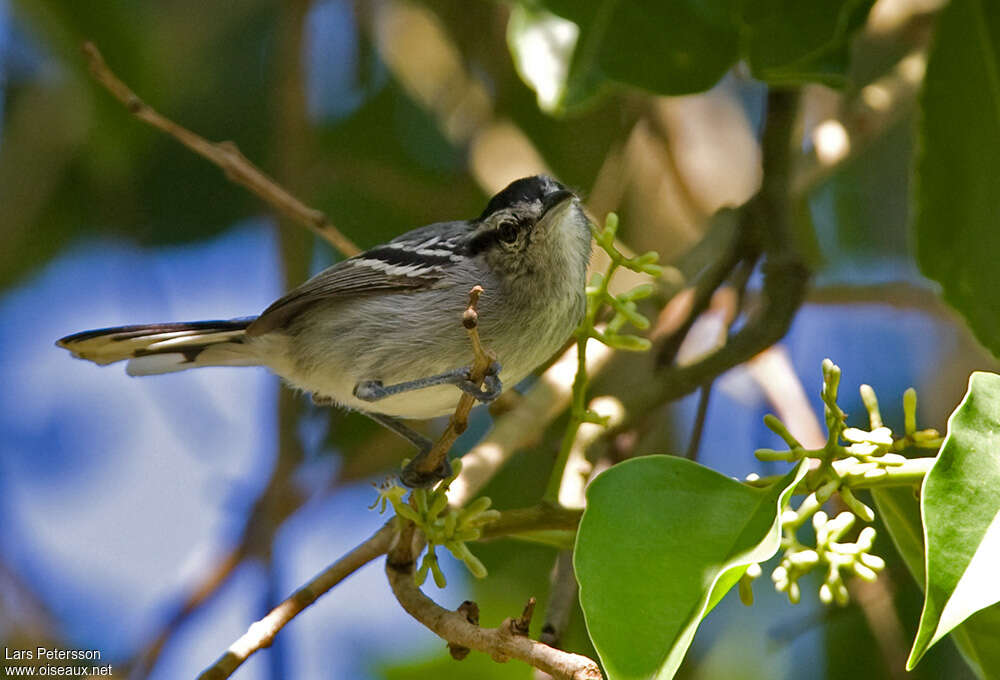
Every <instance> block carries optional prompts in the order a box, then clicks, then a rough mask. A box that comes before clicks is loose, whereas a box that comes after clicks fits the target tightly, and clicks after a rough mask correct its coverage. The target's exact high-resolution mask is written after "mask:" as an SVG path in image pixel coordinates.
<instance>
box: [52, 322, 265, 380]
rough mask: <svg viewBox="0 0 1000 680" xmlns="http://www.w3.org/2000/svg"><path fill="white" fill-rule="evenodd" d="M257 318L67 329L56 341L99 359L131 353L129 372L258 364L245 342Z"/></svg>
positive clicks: (105, 360) (114, 358)
mask: <svg viewBox="0 0 1000 680" xmlns="http://www.w3.org/2000/svg"><path fill="white" fill-rule="evenodd" d="M252 321H253V318H246V319H231V320H228V321H191V322H181V323H158V324H149V325H143V326H118V327H116V328H101V329H98V330H93V331H83V332H82V333H74V334H73V335H67V336H66V337H65V338H62V339H61V340H58V341H57V342H56V344H57V345H59V346H60V347H63V348H65V349H68V350H69V351H70V352H72V353H73V356H75V357H77V358H79V359H87V360H88V361H93V362H94V363H96V364H101V365H105V364H111V363H114V362H116V361H123V360H125V359H128V360H129V361H128V365H127V366H126V368H125V370H126V371H127V372H128V374H129V375H156V374H158V373H172V372H174V371H183V370H186V369H188V368H199V367H201V366H255V365H258V364H259V363H260V360H259V358H258V357H257V356H256V355H255V353H254V351H253V349H252V348H251V346H250V345H248V344H247V342H246V328H247V326H249V325H250V323H251V322H252Z"/></svg>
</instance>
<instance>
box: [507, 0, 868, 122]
mask: <svg viewBox="0 0 1000 680" xmlns="http://www.w3.org/2000/svg"><path fill="white" fill-rule="evenodd" d="M873 4H874V0H822V1H816V2H799V1H797V0H765V1H764V2H740V0H711V1H710V2H695V1H694V0H661V1H660V2H654V1H653V0H642V1H640V2H619V1H618V0H583V1H574V0H538V1H527V0H525V1H524V2H522V3H520V4H518V5H515V7H514V9H513V10H512V11H511V16H510V22H509V24H508V26H507V41H508V45H509V47H510V51H511V54H512V56H513V58H514V63H515V64H516V65H517V68H518V72H519V73H520V74H521V77H522V78H523V79H524V81H525V82H526V83H527V84H528V85H529V86H530V87H532V88H533V89H534V90H535V92H536V93H537V94H538V104H539V106H540V107H541V108H542V109H543V110H545V111H548V112H550V113H559V112H562V111H565V110H568V109H573V108H578V107H580V106H581V105H583V104H584V103H586V102H588V101H589V100H591V99H592V98H593V97H594V95H595V94H596V93H597V92H598V91H599V90H600V89H601V88H602V87H603V86H604V83H605V81H608V80H610V81H614V82H618V83H624V84H628V85H633V86H636V87H640V88H643V89H645V90H649V91H651V92H655V93H657V94H667V95H676V94H688V93H692V92H702V91H704V90H707V89H709V88H711V87H712V86H713V85H715V83H716V82H718V80H719V79H720V78H721V77H722V76H723V75H724V74H725V73H726V72H727V71H728V70H729V69H730V68H731V67H732V66H733V64H735V63H736V62H737V60H739V59H740V58H743V59H746V60H747V62H748V63H749V64H750V68H751V70H752V71H753V75H754V76H755V77H757V78H759V79H761V80H764V81H765V82H768V83H771V84H775V85H786V84H801V83H806V82H820V83H824V84H826V85H831V86H843V85H844V84H845V83H846V78H847V71H848V62H849V57H850V49H849V48H850V43H851V40H852V39H853V37H854V35H855V33H856V32H857V31H858V30H859V29H860V28H861V27H862V26H863V25H864V23H865V20H866V18H867V17H868V12H869V10H870V9H871V7H872V5H873Z"/></svg>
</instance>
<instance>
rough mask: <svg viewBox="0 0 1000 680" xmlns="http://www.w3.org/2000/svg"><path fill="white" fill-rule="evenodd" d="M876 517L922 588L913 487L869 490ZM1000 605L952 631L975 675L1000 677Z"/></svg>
mask: <svg viewBox="0 0 1000 680" xmlns="http://www.w3.org/2000/svg"><path fill="white" fill-rule="evenodd" d="M871 492H872V498H874V499H875V506H876V507H877V508H878V516H879V518H880V519H881V520H882V522H883V523H884V524H885V526H886V528H887V529H888V530H889V536H890V537H891V538H892V542H893V543H894V544H895V546H896V550H897V551H899V554H900V555H901V556H902V558H903V561H904V562H905V563H906V566H907V568H908V569H909V570H910V573H911V574H913V578H914V579H915V580H916V582H917V583H918V584H919V585H920V587H921V588H923V587H924V544H923V533H922V532H923V529H922V527H921V523H920V503H919V502H918V501H917V498H916V496H915V495H914V493H913V489H908V488H904V487H894V488H888V489H879V488H875V489H872V490H871ZM998 636H1000V604H995V605H992V606H990V607H987V608H986V609H983V610H980V611H979V612H976V613H975V614H973V615H972V616H970V617H969V618H968V619H966V620H965V622H964V623H962V624H961V625H959V626H957V627H955V628H954V629H952V631H951V639H952V640H953V641H954V642H955V645H956V646H957V647H958V651H959V652H960V653H961V654H962V657H963V658H964V659H965V661H966V663H968V664H969V666H970V667H971V668H972V670H973V671H974V672H975V674H976V676H977V677H980V678H991V679H996V678H1000V645H998V644H997V643H996V641H997V638H998Z"/></svg>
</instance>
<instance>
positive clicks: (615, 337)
mask: <svg viewBox="0 0 1000 680" xmlns="http://www.w3.org/2000/svg"><path fill="white" fill-rule="evenodd" d="M617 233H618V216H617V215H616V214H615V213H609V214H608V216H607V218H606V219H605V222H604V228H603V229H597V228H596V227H595V228H593V234H594V241H595V242H596V243H597V245H598V246H599V247H600V248H601V249H602V250H604V252H606V253H607V254H608V257H609V258H611V264H610V266H609V267H608V271H607V273H605V274H601V273H599V272H598V273H595V274H594V276H593V278H591V280H590V284H589V285H588V286H587V313H586V314H585V315H584V320H583V323H582V324H581V325H580V328H578V329H577V334H578V336H581V337H584V338H596V339H597V340H600V341H601V342H603V343H604V344H605V345H607V346H609V347H613V348H614V349H621V350H626V351H630V352H643V351H645V350H647V349H649V347H650V342H649V340H648V339H647V338H643V337H641V336H638V335H633V334H630V333H621V332H620V331H621V329H622V328H623V327H624V326H625V324H630V325H632V326H633V327H634V328H636V329H638V330H640V331H644V330H646V329H647V328H649V319H647V318H646V317H645V316H644V315H643V314H641V313H640V312H639V309H638V306H637V305H636V303H637V302H638V301H639V300H642V299H644V298H647V297H649V296H650V295H652V294H653V293H654V292H655V291H656V288H655V286H654V285H653V284H652V283H643V284H640V285H638V286H636V287H635V288H633V289H632V290H630V291H628V292H626V293H621V294H619V295H612V294H611V293H610V292H609V291H608V285H609V283H610V281H611V277H612V276H613V275H614V272H615V270H616V269H618V268H619V267H624V268H626V269H630V270H632V271H634V272H637V273H641V274H648V275H650V276H655V277H659V276H661V275H662V274H663V268H662V267H661V266H660V265H658V264H657V261H658V260H659V259H660V256H659V255H657V254H656V253H655V252H654V251H650V252H648V253H643V254H642V255H636V256H635V257H626V256H625V255H624V254H623V253H622V252H621V251H619V250H618V248H617V247H616V246H615V236H616V235H617ZM605 305H606V306H608V307H610V308H611V310H612V311H613V312H614V315H613V316H612V317H611V320H610V321H608V323H607V326H606V327H605V328H604V329H603V330H600V331H599V330H597V329H596V328H595V327H594V323H595V322H596V320H597V318H598V316H599V314H600V311H601V310H602V309H603V308H604V306H605Z"/></svg>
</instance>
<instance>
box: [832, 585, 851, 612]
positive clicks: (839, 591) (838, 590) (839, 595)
mask: <svg viewBox="0 0 1000 680" xmlns="http://www.w3.org/2000/svg"><path fill="white" fill-rule="evenodd" d="M833 599H834V600H836V601H837V604H839V605H840V606H841V607H846V606H847V603H848V602H849V601H850V599H851V597H850V595H849V594H848V592H847V586H846V585H844V584H843V583H839V584H837V586H836V587H834V589H833Z"/></svg>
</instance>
